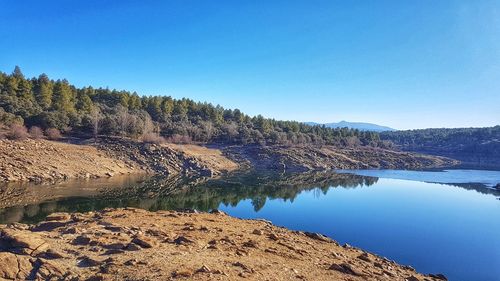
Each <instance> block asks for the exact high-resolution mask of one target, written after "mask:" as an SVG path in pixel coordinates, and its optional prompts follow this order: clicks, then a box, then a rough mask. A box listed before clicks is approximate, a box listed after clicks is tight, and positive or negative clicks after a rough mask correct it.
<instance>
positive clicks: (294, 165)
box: [224, 145, 459, 172]
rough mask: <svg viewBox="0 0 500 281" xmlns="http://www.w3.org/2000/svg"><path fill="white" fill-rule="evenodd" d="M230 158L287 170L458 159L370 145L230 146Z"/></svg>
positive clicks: (418, 165)
mask: <svg viewBox="0 0 500 281" xmlns="http://www.w3.org/2000/svg"><path fill="white" fill-rule="evenodd" d="M224 151H225V153H226V154H227V155H229V156H230V157H232V158H234V159H237V160H239V162H241V163H246V164H247V166H251V167H255V168H260V169H267V170H278V171H287V172H304V171H313V170H331V169H424V168H439V167H450V166H455V165H458V164H459V161H456V160H453V159H450V158H445V157H439V156H431V155H424V154H418V153H411V152H400V151H393V150H387V149H382V148H376V147H369V146H359V147H335V146H321V147H318V146H291V147H290V146H259V145H246V146H229V147H226V148H225V149H224Z"/></svg>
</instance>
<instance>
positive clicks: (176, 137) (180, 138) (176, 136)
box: [167, 134, 192, 144]
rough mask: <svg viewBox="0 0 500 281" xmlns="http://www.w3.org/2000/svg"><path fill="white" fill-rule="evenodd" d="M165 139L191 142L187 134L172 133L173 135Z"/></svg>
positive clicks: (182, 142)
mask: <svg viewBox="0 0 500 281" xmlns="http://www.w3.org/2000/svg"><path fill="white" fill-rule="evenodd" d="M167 140H168V142H171V143H178V144H188V143H192V140H191V137H190V136H188V135H179V134H174V135H173V136H171V137H169V138H168V139H167Z"/></svg>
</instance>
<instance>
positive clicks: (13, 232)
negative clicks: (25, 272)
mask: <svg viewBox="0 0 500 281" xmlns="http://www.w3.org/2000/svg"><path fill="white" fill-rule="evenodd" d="M0 244H1V245H2V248H4V249H7V250H8V251H10V252H15V253H22V254H27V255H31V254H37V253H40V252H43V251H45V250H47V249H48V247H49V245H48V244H47V243H46V242H45V240H43V239H42V237H40V236H39V235H38V234H36V233H33V232H30V231H27V230H17V229H12V228H5V229H3V230H2V231H1V232H0Z"/></svg>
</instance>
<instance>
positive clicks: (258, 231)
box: [252, 229, 264, 235]
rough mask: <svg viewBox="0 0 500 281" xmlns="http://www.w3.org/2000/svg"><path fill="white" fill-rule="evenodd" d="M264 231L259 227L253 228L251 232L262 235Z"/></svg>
mask: <svg viewBox="0 0 500 281" xmlns="http://www.w3.org/2000/svg"><path fill="white" fill-rule="evenodd" d="M263 233H264V232H262V230H260V229H254V230H253V232H252V234H255V235H262V234H263Z"/></svg>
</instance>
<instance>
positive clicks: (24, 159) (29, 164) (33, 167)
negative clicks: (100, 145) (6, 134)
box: [0, 139, 139, 182]
mask: <svg viewBox="0 0 500 281" xmlns="http://www.w3.org/2000/svg"><path fill="white" fill-rule="evenodd" d="M138 170H139V167H138V166H137V165H136V164H135V163H132V162H126V161H123V160H119V159H113V158H110V157H108V156H106V155H105V153H103V152H102V151H99V150H98V149H96V148H95V147H92V146H87V145H74V144H67V143H63V142H55V141H48V140H29V139H28V140H24V141H9V140H0V181H36V182H38V181H57V180H64V179H70V178H100V177H110V176H113V175H115V174H130V173H135V172H138Z"/></svg>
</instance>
